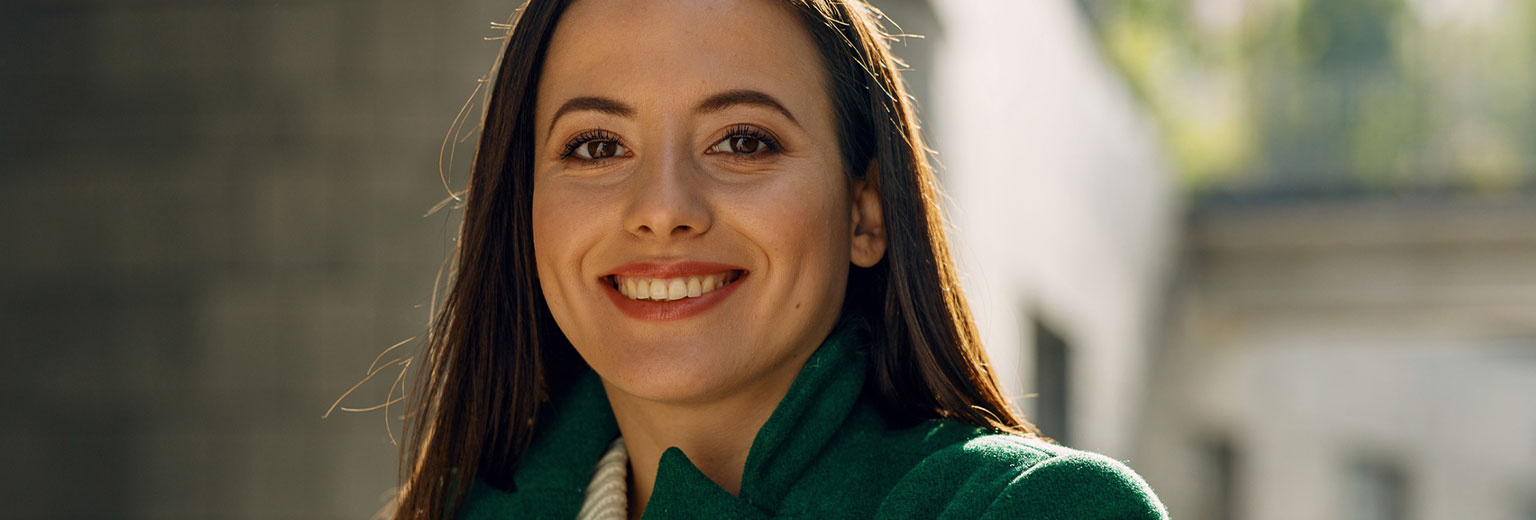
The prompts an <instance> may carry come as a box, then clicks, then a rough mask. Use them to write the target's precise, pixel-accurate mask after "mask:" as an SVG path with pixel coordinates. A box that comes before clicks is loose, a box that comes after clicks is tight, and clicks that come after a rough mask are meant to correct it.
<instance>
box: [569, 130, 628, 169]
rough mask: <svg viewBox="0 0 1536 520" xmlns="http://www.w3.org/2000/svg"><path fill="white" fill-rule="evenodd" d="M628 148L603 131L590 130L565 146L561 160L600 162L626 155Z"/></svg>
mask: <svg viewBox="0 0 1536 520" xmlns="http://www.w3.org/2000/svg"><path fill="white" fill-rule="evenodd" d="M628 151H629V148H628V147H625V146H624V145H622V144H619V140H618V138H617V137H616V136H614V135H612V134H609V133H608V132H605V131H602V130H589V131H586V132H582V134H581V135H578V136H576V138H574V139H571V141H570V142H569V143H566V145H565V151H564V152H562V153H561V154H560V158H561V159H567V160H576V161H581V162H599V161H603V160H606V159H612V158H614V157H619V156H622V155H624V154H625V153H627V152H628Z"/></svg>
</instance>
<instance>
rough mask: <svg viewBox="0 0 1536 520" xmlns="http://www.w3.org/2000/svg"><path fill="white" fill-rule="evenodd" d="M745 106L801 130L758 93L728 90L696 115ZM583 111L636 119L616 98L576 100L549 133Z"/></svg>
mask: <svg viewBox="0 0 1536 520" xmlns="http://www.w3.org/2000/svg"><path fill="white" fill-rule="evenodd" d="M742 105H746V106H758V107H763V108H768V109H772V110H774V111H777V112H778V113H780V114H783V115H784V117H785V118H787V119H789V122H791V123H794V124H795V126H800V121H799V120H797V119H795V115H794V114H791V113H790V112H789V109H786V108H784V105H783V104H782V103H779V100H778V99H775V98H774V97H773V96H770V95H768V94H767V93H764V92H761V91H757V90H747V89H738V90H727V91H725V92H721V93H719V94H715V95H713V96H710V97H709V98H708V99H705V100H704V101H702V102H700V103H699V106H697V107H695V108H694V112H697V113H700V114H708V113H713V112H719V111H721V110H725V109H728V108H731V107H735V106H742ZM582 110H589V111H593V112H600V113H603V114H609V115H615V116H619V117H626V118H628V117H634V116H635V109H634V107H631V106H629V105H626V104H624V103H623V102H620V101H618V100H615V99H612V98H605V97H599V96H582V97H575V98H571V99H569V100H567V101H566V102H565V103H562V104H561V105H560V108H559V109H556V110H555V116H554V117H552V118H550V120H549V130H546V132H552V131H554V129H555V122H556V121H559V120H560V116H563V115H565V114H568V113H571V112H577V111H582Z"/></svg>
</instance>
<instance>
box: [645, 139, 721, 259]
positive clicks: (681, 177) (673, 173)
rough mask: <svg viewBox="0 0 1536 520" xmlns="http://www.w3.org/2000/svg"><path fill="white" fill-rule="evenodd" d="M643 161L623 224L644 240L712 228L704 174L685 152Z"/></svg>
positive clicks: (672, 237) (673, 237)
mask: <svg viewBox="0 0 1536 520" xmlns="http://www.w3.org/2000/svg"><path fill="white" fill-rule="evenodd" d="M650 159H651V160H650V161H644V162H642V163H641V165H640V168H641V171H640V172H637V175H636V176H635V177H634V181H633V182H634V187H633V189H632V190H630V200H629V207H628V208H627V209H626V211H625V214H624V227H625V229H626V230H628V231H629V232H630V233H631V234H633V235H635V236H637V237H640V238H644V239H654V238H660V239H680V238H686V237H689V236H694V235H701V234H703V233H704V232H706V231H708V230H709V226H710V223H711V221H712V220H713V215H711V212H710V208H709V203H708V200H707V197H706V194H705V190H704V188H705V187H704V186H703V183H705V182H707V180H706V179H705V178H704V177H705V176H704V175H702V173H701V172H700V171H699V169H698V165H697V164H695V163H694V162H693V161H692V160H691V158H690V157H689V156H688V155H687V154H686V153H663V154H657V155H653V156H651V157H650Z"/></svg>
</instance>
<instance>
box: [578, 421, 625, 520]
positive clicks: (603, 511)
mask: <svg viewBox="0 0 1536 520" xmlns="http://www.w3.org/2000/svg"><path fill="white" fill-rule="evenodd" d="M628 478H629V450H628V449H625V448H624V438H623V437H619V438H617V439H614V440H613V444H610V445H608V452H607V453H604V454H603V458H602V459H600V460H598V461H597V467H596V468H594V469H593V470H592V482H591V483H590V484H587V493H586V495H585V497H584V498H583V499H582V502H581V511H578V512H577V513H576V520H625V519H626V518H628V517H629V484H628V482H626V481H627V480H628Z"/></svg>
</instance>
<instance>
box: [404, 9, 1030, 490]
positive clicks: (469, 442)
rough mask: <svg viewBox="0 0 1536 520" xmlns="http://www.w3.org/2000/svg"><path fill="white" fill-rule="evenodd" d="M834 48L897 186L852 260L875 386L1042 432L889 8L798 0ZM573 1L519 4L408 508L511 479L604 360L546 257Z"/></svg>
mask: <svg viewBox="0 0 1536 520" xmlns="http://www.w3.org/2000/svg"><path fill="white" fill-rule="evenodd" d="M787 1H788V3H789V4H791V6H792V7H793V8H794V9H795V10H796V11H797V12H799V13H800V14H801V15H802V17H803V18H804V20H805V27H806V28H807V30H809V31H810V33H811V35H812V37H813V39H814V40H815V43H816V44H817V46H818V47H819V48H820V51H821V54H822V59H823V64H824V65H825V66H826V70H827V77H828V78H829V80H830V81H829V88H830V92H829V95H830V96H831V97H832V101H833V105H834V106H835V107H836V111H837V114H836V116H837V121H838V131H839V144H840V146H841V151H842V155H843V162H844V166H845V167H846V170H847V172H848V175H849V176H850V177H852V178H863V177H865V175H866V168H865V166H866V165H868V164H870V161H871V160H873V161H876V164H877V165H878V167H877V168H876V170H875V171H876V172H877V173H876V178H875V179H872V182H873V183H874V185H875V186H877V188H878V192H879V193H880V197H881V201H882V208H883V210H882V211H883V215H884V220H885V229H886V233H887V243H888V245H887V249H886V256H885V258H884V259H882V260H881V261H880V262H879V263H877V264H876V265H875V266H873V267H870V268H867V269H866V268H858V267H850V268H851V269H852V272H851V273H850V275H849V282H848V297H847V299H846V301H847V304H846V305H845V309H844V312H849V313H859V314H862V315H863V316H865V317H866V318H867V321H868V322H869V323H872V324H874V326H873V328H874V331H873V335H874V338H873V341H872V342H871V344H870V346H869V349H870V366H869V368H868V370H869V378H868V383H867V388H866V393H868V394H869V395H870V396H871V397H872V400H873V401H874V402H875V403H876V405H877V406H878V407H879V408H880V410H881V412H882V413H883V414H884V416H885V417H886V418H887V419H888V420H889V421H891V422H892V423H893V424H915V423H917V422H920V421H922V420H926V419H933V418H952V419H955V420H958V421H961V422H965V423H968V424H973V425H977V426H985V427H989V428H992V429H994V430H997V431H1002V432H1010V433H1015V434H1021V435H1030V436H1038V432H1037V431H1036V430H1035V428H1034V427H1033V426H1032V425H1031V424H1030V423H1029V422H1028V421H1026V420H1025V419H1024V417H1023V416H1022V415H1020V414H1019V413H1017V412H1016V411H1014V410H1013V408H1012V407H1010V406H1009V405H1008V403H1007V401H1006V400H1005V398H1004V396H1003V394H1002V392H1001V391H1000V390H999V388H998V383H997V380H996V378H995V376H994V374H993V373H992V371H991V368H990V367H989V365H988V362H987V357H986V354H985V352H984V351H983V350H982V348H981V345H980V342H979V341H978V338H977V333H976V326H975V323H974V322H973V321H972V319H971V312H970V308H969V307H968V306H967V304H966V301H965V298H964V296H963V295H962V294H961V290H960V283H959V278H958V276H957V275H956V273H955V268H954V264H953V260H952V259H951V257H950V251H949V245H948V242H947V241H946V239H945V237H944V228H943V222H942V216H941V206H940V200H939V193H938V186H937V182H936V180H935V178H934V174H933V170H932V168H931V166H930V165H929V163H928V159H927V149H926V148H925V147H924V145H923V140H922V137H921V135H920V134H919V131H918V124H917V119H916V116H915V114H914V110H913V105H912V102H911V101H910V100H909V98H908V97H907V94H906V89H905V87H904V86H903V84H902V82H901V78H900V74H899V72H898V65H899V62H898V61H897V59H896V57H895V56H894V55H893V54H892V53H891V49H890V43H889V39H890V37H889V36H888V35H887V33H886V32H885V31H884V30H883V29H882V28H881V25H880V15H879V13H878V11H876V10H875V9H874V8H873V7H870V6H869V5H867V4H866V3H864V1H863V0H787ZM569 3H570V0H547V1H546V0H532V1H530V2H528V3H527V4H525V5H524V6H523V7H522V8H520V9H518V11H517V12H516V13H515V14H513V16H512V20H511V22H510V24H509V26H508V33H507V37H506V39H505V41H504V43H503V49H502V53H501V56H500V57H499V58H498V60H497V63H496V66H495V67H494V68H493V69H492V70H493V73H492V75H491V79H492V86H491V89H492V90H491V92H490V96H489V101H488V103H487V104H486V106H485V110H484V121H483V125H482V126H483V130H482V131H481V135H480V142H479V146H478V148H477V150H476V152H475V161H474V165H473V167H472V168H471V170H472V171H471V173H470V178H469V181H468V186H467V187H466V189H465V193H464V197H465V202H464V220H463V224H462V225H461V227H460V229H459V240H458V251H457V256H456V259H455V260H454V271H453V272H452V274H451V275H450V279H451V281H450V282H449V284H450V286H449V290H448V292H447V295H446V297H445V300H444V302H443V305H442V307H441V308H440V310H439V311H438V314H437V315H436V316H435V318H434V322H433V325H432V329H431V333H430V336H429V339H428V341H427V344H426V348H425V351H424V352H423V353H422V354H421V356H420V359H419V361H420V362H419V363H413V364H414V365H415V366H418V367H420V370H419V372H418V373H417V374H416V379H415V382H414V384H413V385H412V393H411V401H410V403H409V405H408V406H409V408H410V410H411V413H410V420H409V422H408V425H407V430H406V435H407V442H406V443H405V444H404V446H403V448H402V459H401V475H402V485H401V488H400V492H399V495H398V496H397V502H396V509H395V517H396V518H439V517H443V516H445V515H447V516H451V515H452V514H453V513H454V512H455V511H457V509H458V507H459V506H460V505H462V502H463V500H464V498H465V496H466V494H467V493H468V491H469V488H470V486H471V485H472V484H473V483H474V482H475V480H476V479H479V480H483V481H485V482H487V483H489V484H491V485H495V486H503V487H505V486H506V485H508V484H509V483H510V482H511V477H512V474H513V473H514V471H515V470H516V468H517V464H518V461H519V459H520V457H521V456H522V454H523V453H524V451H526V450H527V449H528V446H529V444H530V442H531V441H532V439H533V433H534V430H535V428H536V427H537V424H536V422H537V419H538V416H539V412H540V409H541V407H542V406H543V405H544V403H546V402H547V401H548V400H549V395H550V391H551V389H552V388H551V387H552V385H558V384H559V383H560V382H562V381H567V380H569V379H570V376H572V375H574V374H575V373H577V372H578V371H580V370H583V369H585V368H586V365H585V363H584V362H583V361H582V360H581V358H580V357H579V356H577V355H576V354H575V350H574V349H573V348H572V347H571V345H570V343H569V341H568V340H566V338H565V336H564V335H563V334H562V333H561V332H560V329H559V328H558V327H557V326H556V324H555V322H554V320H553V318H552V317H551V316H550V313H549V308H548V306H547V305H546V304H545V302H544V299H543V297H542V296H541V294H542V292H541V290H540V288H539V279H538V276H537V273H536V270H535V267H534V256H533V233H532V230H531V228H530V226H531V222H532V213H531V206H532V204H531V201H532V194H533V180H532V177H531V175H530V172H531V170H532V165H533V150H532V146H533V125H532V123H533V121H532V119H533V114H534V103H535V99H536V92H535V86H536V85H538V81H539V74H540V71H541V69H542V68H543V61H544V55H545V50H546V47H547V46H548V45H549V40H550V36H551V35H552V34H553V32H554V28H555V24H556V23H557V22H558V21H559V18H560V15H561V13H562V12H563V11H564V10H565V8H566V7H567V5H569Z"/></svg>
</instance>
